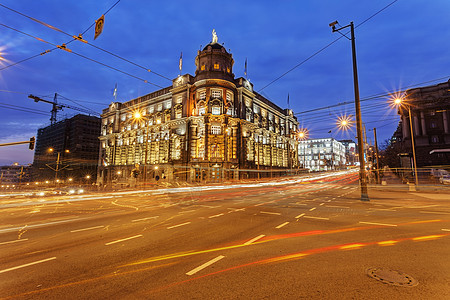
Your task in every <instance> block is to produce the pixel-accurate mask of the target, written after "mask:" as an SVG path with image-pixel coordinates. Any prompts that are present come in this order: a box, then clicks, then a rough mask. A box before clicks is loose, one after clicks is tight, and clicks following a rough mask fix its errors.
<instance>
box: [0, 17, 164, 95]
mask: <svg viewBox="0 0 450 300" xmlns="http://www.w3.org/2000/svg"><path fill="white" fill-rule="evenodd" d="M0 26H4V27H6V28H9V29H11V30H14V31H16V32H19V33H21V34H24V35H26V36H29V37H31V38H34V39H36V40H38V41H40V42H43V43H46V44H49V45H52V46H56V47H57V48H59V49H61V50H65V51H66V52H69V53H73V54H75V55H78V56H80V57H82V58H84V59H87V60H90V61H92V62H95V63H97V64H100V65H102V66H104V67H107V68H110V69H112V70H115V71H117V72H120V73H122V74H125V75H128V76H130V77H133V78H135V79H138V80H141V81H143V82H145V83H148V84H151V85H154V86H156V87H159V88H163V87H162V86H160V85H157V84H155V83H152V82H150V81H148V80H146V79H143V78H140V77H137V76H135V75H132V74H130V73H127V72H125V71H122V70H120V69H117V68H115V67H112V66H110V65H107V64H105V63H102V62H100V61H97V60H95V59H92V58H89V57H87V56H84V55H82V54H79V53H77V52H75V51H73V50H71V49H69V48H67V47H66V44H62V45H56V44H53V43H51V42H48V41H46V40H44V39H41V38H39V37H35V36H33V35H31V34H28V33H26V32H23V31H21V30H18V29H16V28H13V27H10V26H8V25H5V24H3V23H0Z"/></svg>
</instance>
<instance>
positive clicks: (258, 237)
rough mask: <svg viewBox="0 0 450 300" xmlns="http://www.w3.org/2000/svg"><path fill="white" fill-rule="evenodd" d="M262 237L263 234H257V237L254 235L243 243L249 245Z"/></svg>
mask: <svg viewBox="0 0 450 300" xmlns="http://www.w3.org/2000/svg"><path fill="white" fill-rule="evenodd" d="M263 237H265V235H264V234H261V235H258V236H257V237H254V238H252V239H251V240H249V241H247V242H245V243H244V245H250V244H251V243H253V242H256V241H257V240H259V239H262V238H263Z"/></svg>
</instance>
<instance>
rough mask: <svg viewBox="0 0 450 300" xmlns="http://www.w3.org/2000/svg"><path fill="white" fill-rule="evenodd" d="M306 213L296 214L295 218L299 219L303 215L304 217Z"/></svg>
mask: <svg viewBox="0 0 450 300" xmlns="http://www.w3.org/2000/svg"><path fill="white" fill-rule="evenodd" d="M304 215H305V214H299V215H298V216H296V217H295V218H296V219H298V218H301V217H303V216H304Z"/></svg>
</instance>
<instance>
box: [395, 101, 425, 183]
mask: <svg viewBox="0 0 450 300" xmlns="http://www.w3.org/2000/svg"><path fill="white" fill-rule="evenodd" d="M403 100H404V99H403V98H400V97H397V98H395V99H394V104H395V105H397V107H400V106H402V105H405V106H407V107H408V115H409V128H410V130H411V148H412V153H413V164H414V179H415V185H416V186H417V185H419V179H418V177H417V162H416V149H415V147H414V132H413V127H412V119H411V105H409V104H406V103H404V101H403Z"/></svg>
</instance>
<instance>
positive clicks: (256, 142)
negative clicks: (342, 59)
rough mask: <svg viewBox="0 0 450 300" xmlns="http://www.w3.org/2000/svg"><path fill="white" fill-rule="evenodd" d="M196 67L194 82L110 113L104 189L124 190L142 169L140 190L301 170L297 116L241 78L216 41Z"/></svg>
mask: <svg viewBox="0 0 450 300" xmlns="http://www.w3.org/2000/svg"><path fill="white" fill-rule="evenodd" d="M195 64H196V71H195V76H191V75H189V74H186V75H182V76H179V77H177V78H175V79H174V80H173V84H172V86H170V87H167V88H163V89H161V90H158V91H156V92H153V93H150V94H148V95H145V96H142V97H139V98H137V99H133V100H131V101H128V102H125V103H118V102H116V103H112V104H111V105H110V106H109V108H107V109H105V110H103V114H102V135H101V137H100V144H101V145H100V160H99V184H109V183H114V182H117V183H120V182H124V181H126V180H128V178H130V173H131V170H132V169H135V168H137V169H139V175H138V177H137V180H138V182H139V181H140V182H151V181H152V180H153V181H154V180H155V179H162V180H166V181H174V180H180V181H189V182H196V181H198V182H202V181H221V180H224V179H226V180H227V179H239V178H250V177H259V176H268V174H269V172H270V174H271V175H273V176H275V175H276V174H278V173H280V172H286V170H294V169H297V168H298V161H299V160H298V153H297V141H296V133H297V128H298V121H297V119H296V117H295V116H294V115H293V113H292V111H291V110H289V109H281V108H280V107H278V106H277V105H275V104H274V103H272V102H270V101H269V100H267V99H266V98H264V97H263V96H261V95H260V94H258V93H256V92H255V91H253V85H252V84H251V83H250V82H249V81H248V80H246V79H244V78H235V77H234V74H233V71H232V68H233V64H234V60H233V58H232V55H231V54H230V53H228V52H227V51H226V50H225V48H224V47H223V46H222V45H220V44H218V43H217V36H213V42H211V43H210V44H208V45H207V46H206V47H205V48H204V49H203V50H202V51H198V55H197V57H196V60H195ZM136 112H138V113H139V114H140V116H141V117H137V118H136V117H134V115H135V113H136ZM258 170H259V172H258ZM269 170H270V171H269Z"/></svg>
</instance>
